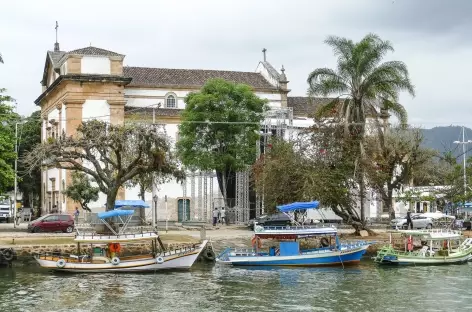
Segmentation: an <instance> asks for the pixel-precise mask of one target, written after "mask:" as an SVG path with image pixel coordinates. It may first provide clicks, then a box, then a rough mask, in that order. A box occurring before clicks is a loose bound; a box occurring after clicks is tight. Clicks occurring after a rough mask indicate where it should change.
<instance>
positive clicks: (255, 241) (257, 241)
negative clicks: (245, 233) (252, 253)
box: [251, 236, 262, 248]
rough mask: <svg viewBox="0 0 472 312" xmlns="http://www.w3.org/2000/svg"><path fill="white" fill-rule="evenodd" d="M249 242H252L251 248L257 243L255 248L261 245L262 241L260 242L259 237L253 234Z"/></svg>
mask: <svg viewBox="0 0 472 312" xmlns="http://www.w3.org/2000/svg"><path fill="white" fill-rule="evenodd" d="M251 243H252V247H253V248H256V245H257V248H261V247H262V242H261V239H260V238H259V237H256V236H254V237H253V238H252V240H251Z"/></svg>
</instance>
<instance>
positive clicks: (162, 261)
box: [156, 257, 164, 264]
mask: <svg viewBox="0 0 472 312" xmlns="http://www.w3.org/2000/svg"><path fill="white" fill-rule="evenodd" d="M156 262H157V263H159V264H162V263H164V258H162V257H157V258H156Z"/></svg>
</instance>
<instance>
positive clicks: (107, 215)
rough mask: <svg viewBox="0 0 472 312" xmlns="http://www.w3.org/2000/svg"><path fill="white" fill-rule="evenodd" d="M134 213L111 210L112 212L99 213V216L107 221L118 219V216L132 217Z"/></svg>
mask: <svg viewBox="0 0 472 312" xmlns="http://www.w3.org/2000/svg"><path fill="white" fill-rule="evenodd" d="M133 213H134V211H133V210H110V211H105V212H99V213H97V216H98V218H99V219H106V218H112V217H118V216H120V217H121V216H130V215H132V214H133Z"/></svg>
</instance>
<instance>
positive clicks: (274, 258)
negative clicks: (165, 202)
mask: <svg viewBox="0 0 472 312" xmlns="http://www.w3.org/2000/svg"><path fill="white" fill-rule="evenodd" d="M318 207H319V203H318V202H317V201H314V202H308V203H293V204H289V205H284V206H278V207H277V208H278V209H279V210H280V211H281V212H284V213H290V212H292V213H293V212H294V211H297V210H306V209H317V208H318ZM295 223H296V222H295ZM309 238H316V239H318V240H319V241H320V243H321V246H320V247H319V248H309V249H303V246H302V245H301V244H300V242H301V240H302V239H309ZM269 239H272V240H274V241H276V242H278V246H277V247H276V246H271V247H270V248H269V250H268V251H267V250H263V249H262V245H261V241H262V240H269ZM252 242H253V248H246V249H237V248H226V249H225V250H224V251H223V252H222V253H221V254H220V255H219V256H218V257H217V259H216V260H217V262H218V263H222V264H231V265H234V266H344V265H349V264H355V263H358V262H359V261H360V260H361V258H362V256H363V255H364V254H365V252H366V250H367V248H368V247H369V245H370V243H368V242H365V241H356V242H345V243H341V242H340V240H339V236H338V231H337V229H336V228H335V227H332V226H326V227H323V226H315V227H312V226H303V225H300V226H288V227H263V226H258V225H256V226H255V227H254V237H253V240H252Z"/></svg>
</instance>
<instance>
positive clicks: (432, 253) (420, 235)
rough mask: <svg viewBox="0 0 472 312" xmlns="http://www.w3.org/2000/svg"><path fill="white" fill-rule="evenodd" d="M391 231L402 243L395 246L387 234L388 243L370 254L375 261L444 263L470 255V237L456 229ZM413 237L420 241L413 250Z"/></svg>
mask: <svg viewBox="0 0 472 312" xmlns="http://www.w3.org/2000/svg"><path fill="white" fill-rule="evenodd" d="M394 233H397V234H400V236H401V237H402V238H403V240H404V246H402V248H401V249H399V248H395V247H394V246H393V240H392V236H391V239H390V241H391V242H390V244H388V245H386V246H384V247H382V248H381V249H380V250H379V251H378V252H377V255H376V256H375V257H374V258H373V259H374V261H375V262H376V263H378V264H402V265H409V264H410V265H411V264H412V265H444V264H460V263H465V262H467V261H469V260H471V259H472V238H464V237H463V236H462V233H461V232H460V231H453V230H445V229H433V230H398V231H396V232H394ZM390 235H392V233H391V234H390ZM415 240H417V241H418V240H419V241H420V242H421V247H420V248H419V249H416V250H415V249H414V241H415Z"/></svg>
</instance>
